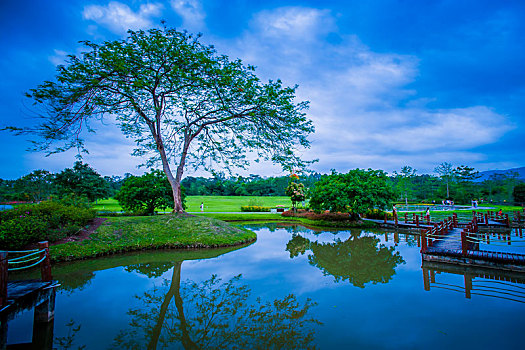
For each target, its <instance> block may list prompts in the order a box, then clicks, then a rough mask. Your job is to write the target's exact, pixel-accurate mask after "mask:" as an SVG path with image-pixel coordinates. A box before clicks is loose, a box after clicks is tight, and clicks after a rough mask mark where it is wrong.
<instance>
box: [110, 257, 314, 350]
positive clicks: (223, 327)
mask: <svg viewBox="0 0 525 350" xmlns="http://www.w3.org/2000/svg"><path fill="white" fill-rule="evenodd" d="M145 265H148V266H145ZM150 265H151V266H150ZM171 266H172V267H173V275H172V278H171V281H169V280H165V281H164V284H163V286H161V287H155V288H154V289H153V290H151V291H150V292H146V293H144V294H143V295H141V296H137V298H138V299H139V300H140V301H141V303H142V307H141V308H138V309H130V310H129V311H128V314H129V315H130V316H131V317H132V320H131V322H130V327H129V329H126V330H123V331H121V332H120V333H119V335H118V336H117V337H116V338H115V340H114V343H113V344H112V345H113V348H118V349H120V348H126V349H127V348H129V349H143V348H146V344H147V348H148V349H156V348H173V347H174V346H175V347H177V346H181V345H182V347H183V348H185V349H222V348H233V349H236V348H238V349H263V348H264V349H281V348H283V349H295V348H300V349H305V348H313V347H314V346H313V345H312V344H311V343H312V341H313V336H314V331H313V327H310V326H311V325H317V324H320V322H319V321H317V320H315V319H313V318H311V317H308V311H309V309H310V308H311V307H312V306H314V305H316V304H315V303H314V302H312V301H311V300H310V299H308V300H306V302H305V303H304V304H301V303H300V302H299V301H298V300H297V298H296V296H295V295H293V294H290V295H288V296H286V297H284V298H283V299H276V300H274V301H272V302H264V301H262V300H261V299H260V298H257V299H256V300H254V301H253V302H251V301H250V296H251V291H250V289H249V288H248V286H247V285H243V284H242V283H241V282H242V277H241V275H239V276H236V277H234V278H232V279H230V280H229V281H225V282H223V281H222V280H221V279H220V278H218V277H217V276H215V275H213V276H212V277H211V278H210V279H208V280H206V281H204V282H201V283H196V282H192V281H186V282H183V283H181V280H180V277H181V266H182V262H175V263H174V264H172V265H171ZM163 267H166V265H163V266H158V264H139V265H134V266H132V267H129V269H132V270H136V271H140V272H141V273H145V274H147V275H150V274H151V275H152V276H153V275H156V276H158V275H159V273H160V271H162V269H163Z"/></svg>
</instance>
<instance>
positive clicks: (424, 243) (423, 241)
mask: <svg viewBox="0 0 525 350" xmlns="http://www.w3.org/2000/svg"><path fill="white" fill-rule="evenodd" d="M426 233H427V231H426V230H423V231H421V253H426V252H427V237H426ZM425 290H426V289H425Z"/></svg>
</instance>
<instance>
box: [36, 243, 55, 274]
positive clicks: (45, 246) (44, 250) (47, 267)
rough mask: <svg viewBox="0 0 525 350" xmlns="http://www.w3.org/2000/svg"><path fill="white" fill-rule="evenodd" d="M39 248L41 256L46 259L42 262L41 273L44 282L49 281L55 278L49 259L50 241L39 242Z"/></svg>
mask: <svg viewBox="0 0 525 350" xmlns="http://www.w3.org/2000/svg"><path fill="white" fill-rule="evenodd" d="M38 249H39V250H40V251H41V252H40V258H41V259H42V258H44V257H45V259H44V261H42V262H41V263H40V273H41V275H42V281H43V282H49V281H51V280H53V276H51V261H50V260H49V242H47V241H44V242H38Z"/></svg>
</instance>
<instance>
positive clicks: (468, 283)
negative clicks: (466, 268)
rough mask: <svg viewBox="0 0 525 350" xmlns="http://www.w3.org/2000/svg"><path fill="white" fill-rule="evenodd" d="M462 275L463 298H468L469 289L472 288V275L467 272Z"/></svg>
mask: <svg viewBox="0 0 525 350" xmlns="http://www.w3.org/2000/svg"><path fill="white" fill-rule="evenodd" d="M463 276H464V279H465V298H467V299H470V291H471V290H472V276H471V275H469V274H468V273H466V274H465V275H463Z"/></svg>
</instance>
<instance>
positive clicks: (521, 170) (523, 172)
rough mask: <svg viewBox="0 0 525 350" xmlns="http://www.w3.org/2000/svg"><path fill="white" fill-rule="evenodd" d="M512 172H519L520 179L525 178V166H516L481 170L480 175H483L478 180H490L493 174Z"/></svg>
mask: <svg viewBox="0 0 525 350" xmlns="http://www.w3.org/2000/svg"><path fill="white" fill-rule="evenodd" d="M511 172H516V173H518V174H519V175H518V178H519V179H520V180H525V167H521V168H514V169H507V170H487V171H481V172H480V173H479V175H481V177H480V178H479V179H478V180H477V181H483V180H488V179H489V178H490V177H491V176H492V175H495V174H508V173H511Z"/></svg>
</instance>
